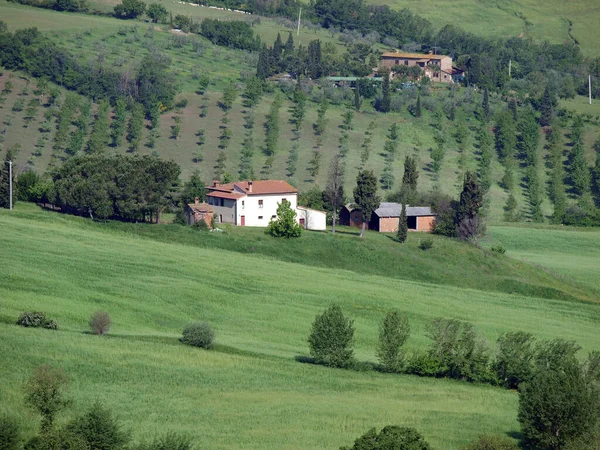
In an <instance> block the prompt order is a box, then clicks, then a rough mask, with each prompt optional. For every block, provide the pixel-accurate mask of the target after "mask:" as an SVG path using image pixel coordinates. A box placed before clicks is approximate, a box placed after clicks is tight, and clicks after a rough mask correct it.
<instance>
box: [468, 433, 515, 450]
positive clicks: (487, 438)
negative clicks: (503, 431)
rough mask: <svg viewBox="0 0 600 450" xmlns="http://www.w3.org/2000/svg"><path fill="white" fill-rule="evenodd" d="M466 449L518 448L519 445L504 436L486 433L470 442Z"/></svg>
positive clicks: (511, 449) (505, 449) (502, 449)
mask: <svg viewBox="0 0 600 450" xmlns="http://www.w3.org/2000/svg"><path fill="white" fill-rule="evenodd" d="M466 450H519V446H518V445H517V443H516V442H515V441H513V440H512V439H510V438H508V437H506V436H501V435H498V434H487V435H483V436H480V437H479V439H477V440H476V441H475V442H471V444H469V446H468V447H467V448H466Z"/></svg>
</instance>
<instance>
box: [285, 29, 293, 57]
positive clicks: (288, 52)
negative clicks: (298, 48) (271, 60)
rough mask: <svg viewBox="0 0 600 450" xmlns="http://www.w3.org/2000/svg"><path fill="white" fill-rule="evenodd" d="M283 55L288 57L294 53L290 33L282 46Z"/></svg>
mask: <svg viewBox="0 0 600 450" xmlns="http://www.w3.org/2000/svg"><path fill="white" fill-rule="evenodd" d="M283 53H284V54H285V56H290V55H292V54H293V53H294V37H293V36H292V32H291V31H290V32H289V34H288V38H287V41H286V42H285V45H284V46H283Z"/></svg>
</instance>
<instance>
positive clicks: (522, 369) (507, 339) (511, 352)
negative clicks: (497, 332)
mask: <svg viewBox="0 0 600 450" xmlns="http://www.w3.org/2000/svg"><path fill="white" fill-rule="evenodd" d="M533 342H534V337H533V335H531V334H530V333H524V332H522V331H519V332H516V333H505V334H503V335H502V336H500V337H499V338H498V354H497V356H496V361H495V363H494V371H495V372H496V376H497V378H498V381H499V383H500V384H501V385H503V386H505V387H507V388H509V389H517V388H518V387H519V384H520V383H522V382H523V381H528V380H529V379H530V378H531V374H532V372H533V359H534V356H535V349H534V347H533Z"/></svg>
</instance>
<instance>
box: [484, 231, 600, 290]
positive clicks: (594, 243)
mask: <svg viewBox="0 0 600 450" xmlns="http://www.w3.org/2000/svg"><path fill="white" fill-rule="evenodd" d="M486 241H487V244H488V245H502V246H504V247H505V248H506V249H507V254H508V255H509V256H511V257H515V258H519V259H522V260H523V261H527V262H531V263H535V264H538V265H540V266H542V267H546V268H548V269H550V270H551V271H552V272H554V273H555V274H557V275H563V276H565V277H567V278H568V279H573V280H577V281H579V282H581V283H584V284H585V285H587V286H588V287H590V288H592V289H595V290H596V291H597V292H600V291H599V290H598V289H599V288H600V283H599V281H598V280H600V264H598V254H599V253H598V252H600V231H599V230H598V229H596V228H592V229H579V230H574V229H571V228H565V227H548V228H546V229H544V230H543V231H540V229H537V228H531V227H527V226H493V227H489V237H488V239H486ZM565 255H568V257H567V256H565Z"/></svg>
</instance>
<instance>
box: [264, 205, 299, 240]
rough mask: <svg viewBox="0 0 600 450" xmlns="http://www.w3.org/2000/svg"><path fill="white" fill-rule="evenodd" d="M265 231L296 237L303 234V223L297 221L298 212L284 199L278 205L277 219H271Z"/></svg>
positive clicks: (274, 235) (286, 236)
mask: <svg viewBox="0 0 600 450" xmlns="http://www.w3.org/2000/svg"><path fill="white" fill-rule="evenodd" d="M265 233H267V234H270V235H271V236H273V237H285V238H288V239H289V238H295V237H300V236H301V235H302V225H300V224H299V223H298V222H297V221H296V212H295V211H294V210H293V209H292V208H291V206H290V202H288V201H286V200H284V201H282V202H281V203H279V205H278V206H277V219H275V220H271V221H270V222H269V226H268V227H267V229H266V230H265Z"/></svg>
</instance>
